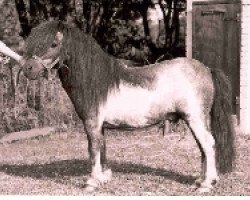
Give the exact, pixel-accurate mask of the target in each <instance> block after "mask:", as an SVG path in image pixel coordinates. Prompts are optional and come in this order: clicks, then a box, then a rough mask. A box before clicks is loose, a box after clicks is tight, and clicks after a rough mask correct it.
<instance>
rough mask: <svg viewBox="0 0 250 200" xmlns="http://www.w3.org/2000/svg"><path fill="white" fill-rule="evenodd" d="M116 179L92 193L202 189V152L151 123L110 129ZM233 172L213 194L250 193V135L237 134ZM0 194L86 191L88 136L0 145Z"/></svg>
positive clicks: (187, 138) (64, 135) (61, 136)
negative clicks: (144, 126)
mask: <svg viewBox="0 0 250 200" xmlns="http://www.w3.org/2000/svg"><path fill="white" fill-rule="evenodd" d="M106 135H107V145H108V159H109V161H110V164H111V168H112V170H113V179H112V181H111V182H110V183H108V184H106V185H104V186H103V187H102V188H100V189H99V190H98V191H96V192H95V193H94V194H93V195H199V194H198V193H197V191H196V190H195V189H194V187H193V183H194V180H195V178H197V176H198V175H199V172H200V153H199V150H198V148H197V146H196V144H195V142H194V140H193V138H192V136H191V134H189V133H188V134H186V135H185V136H184V137H182V136H181V135H179V134H178V133H170V134H167V135H165V136H164V137H163V136H162V134H161V130H158V129H157V128H151V129H147V130H140V131H136V132H131V131H119V132H117V131H116V130H112V131H107V132H106ZM236 147H237V161H236V162H237V164H236V168H235V170H234V172H232V173H230V174H227V175H224V176H221V180H220V182H219V183H218V184H217V185H216V187H215V189H214V190H213V191H212V192H211V193H209V194H208V195H250V174H249V172H250V165H249V163H250V154H249V149H250V137H249V136H243V135H241V136H237V144H236ZM0 160H1V162H0V194H1V195H9V194H11V195H84V193H83V190H82V186H83V184H84V181H86V179H87V177H88V173H89V171H90V166H89V164H88V154H87V140H86V137H85V136H84V134H80V133H77V132H68V133H60V134H58V133H57V134H54V135H51V136H47V137H43V138H38V139H32V140H25V141H19V142H15V143H12V144H9V145H8V146H3V145H1V146H0Z"/></svg>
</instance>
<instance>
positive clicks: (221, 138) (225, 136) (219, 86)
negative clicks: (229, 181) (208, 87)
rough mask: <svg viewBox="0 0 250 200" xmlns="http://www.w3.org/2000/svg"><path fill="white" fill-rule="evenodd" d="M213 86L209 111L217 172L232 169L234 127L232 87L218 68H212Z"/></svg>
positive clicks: (225, 171)
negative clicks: (211, 104) (212, 99)
mask: <svg viewBox="0 0 250 200" xmlns="http://www.w3.org/2000/svg"><path fill="white" fill-rule="evenodd" d="M211 72H212V77H213V82H214V87H215V97H214V103H213V107H212V111H211V127H212V133H213V136H214V138H215V148H216V163H217V169H218V172H219V173H222V174H224V173H227V172H230V171H232V170H233V166H234V158H235V148H234V136H235V127H234V125H233V123H232V117H231V115H232V88H231V83H230V81H229V79H228V78H227V76H226V75H225V74H224V73H223V72H222V70H219V69H212V71H211Z"/></svg>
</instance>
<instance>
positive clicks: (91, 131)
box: [84, 120, 112, 192]
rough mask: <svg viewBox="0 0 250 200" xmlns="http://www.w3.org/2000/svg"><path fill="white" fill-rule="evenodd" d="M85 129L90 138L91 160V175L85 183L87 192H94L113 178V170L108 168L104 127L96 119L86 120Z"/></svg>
mask: <svg viewBox="0 0 250 200" xmlns="http://www.w3.org/2000/svg"><path fill="white" fill-rule="evenodd" d="M85 131H86V133H87V138H88V151H89V156H90V161H91V168H92V169H91V176H90V178H89V179H88V180H87V182H86V183H85V185H84V189H85V191H87V192H92V191H94V190H95V189H97V188H99V187H100V186H101V185H102V184H104V183H107V182H108V181H110V180H111V177H112V172H111V170H110V169H107V168H106V163H107V159H106V142H105V138H104V134H103V128H102V127H99V126H98V125H97V124H96V122H95V121H93V120H88V121H86V122H85Z"/></svg>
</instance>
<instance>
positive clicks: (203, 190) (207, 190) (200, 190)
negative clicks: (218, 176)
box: [197, 187, 212, 194]
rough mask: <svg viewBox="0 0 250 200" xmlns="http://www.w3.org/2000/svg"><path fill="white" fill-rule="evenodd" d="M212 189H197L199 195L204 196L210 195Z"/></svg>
mask: <svg viewBox="0 0 250 200" xmlns="http://www.w3.org/2000/svg"><path fill="white" fill-rule="evenodd" d="M211 190H212V188H210V187H200V188H198V189H197V191H198V193H200V194H204V193H209V192H211Z"/></svg>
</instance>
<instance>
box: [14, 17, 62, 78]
mask: <svg viewBox="0 0 250 200" xmlns="http://www.w3.org/2000/svg"><path fill="white" fill-rule="evenodd" d="M58 28H59V23H58V22H56V21H53V22H45V23H42V24H41V25H39V26H38V27H36V28H34V29H33V30H32V32H31V34H30V36H29V37H28V38H27V40H26V42H25V53H24V56H23V60H22V67H21V69H20V71H19V73H20V72H21V71H22V72H23V74H24V75H25V76H26V77H27V78H28V79H31V80H35V79H38V78H39V77H41V76H42V77H48V74H50V70H51V69H52V68H53V67H54V66H55V65H56V64H57V63H58V61H59V54H60V49H61V42H62V38H63V36H62V34H61V33H60V32H59V30H58Z"/></svg>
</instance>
